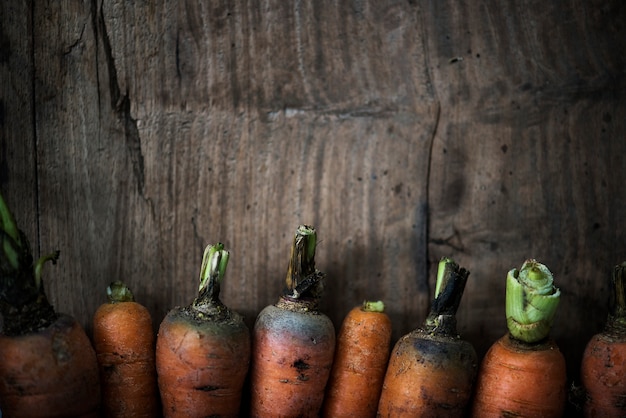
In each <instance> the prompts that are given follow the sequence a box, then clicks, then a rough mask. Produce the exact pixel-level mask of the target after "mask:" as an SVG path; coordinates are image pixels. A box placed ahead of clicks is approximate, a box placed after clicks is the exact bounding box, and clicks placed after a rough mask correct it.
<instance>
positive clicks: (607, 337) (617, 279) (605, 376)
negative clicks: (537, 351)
mask: <svg viewBox="0 0 626 418" xmlns="http://www.w3.org/2000/svg"><path fill="white" fill-rule="evenodd" d="M611 288H612V292H611V294H610V299H609V316H608V318H607V321H606V326H605V328H604V330H603V331H602V332H600V333H599V334H596V335H594V336H593V337H592V338H591V340H590V341H589V343H587V347H586V348H585V351H584V353H583V357H582V363H581V373H580V377H581V381H582V384H583V388H584V390H585V392H586V401H585V404H584V407H583V411H584V415H585V417H605V418H611V417H624V416H626V262H624V263H622V264H621V265H618V266H615V268H614V270H613V275H612V286H611Z"/></svg>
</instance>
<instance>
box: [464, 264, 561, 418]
mask: <svg viewBox="0 0 626 418" xmlns="http://www.w3.org/2000/svg"><path fill="white" fill-rule="evenodd" d="M559 298H560V291H559V289H557V288H556V287H554V284H553V277H552V273H550V271H549V270H548V268H547V267H546V266H544V265H543V264H541V263H538V262H537V261H535V260H527V261H526V262H524V264H523V265H522V268H521V269H520V270H517V269H513V270H511V271H509V273H508V275H507V285H506V317H507V326H508V329H509V332H508V333H507V334H506V335H505V336H503V337H502V338H500V339H499V340H498V341H496V342H495V343H494V344H493V345H492V346H491V347H490V349H489V350H488V351H487V353H486V354H485V357H484V358H483V361H482V363H481V366H480V370H479V373H478V380H477V383H476V391H475V395H474V403H473V408H472V416H473V417H476V418H483V417H485V418H489V417H502V416H515V417H546V418H548V417H555V418H556V417H561V416H562V415H563V412H564V409H565V397H566V380H567V376H566V368H565V358H564V357H563V354H562V353H561V351H560V350H559V348H558V346H557V345H556V343H555V342H554V340H552V339H551V338H549V332H550V330H551V328H552V324H553V320H554V315H555V313H556V309H557V307H558V303H559Z"/></svg>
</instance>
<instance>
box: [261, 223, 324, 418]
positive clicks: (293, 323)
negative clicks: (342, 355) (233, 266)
mask: <svg viewBox="0 0 626 418" xmlns="http://www.w3.org/2000/svg"><path fill="white" fill-rule="evenodd" d="M315 245H316V233H315V229H313V228H311V227H309V226H305V225H302V226H300V227H299V228H298V230H297V231H296V236H295V239H294V244H293V247H292V250H291V259H290V262H289V269H288V272H287V280H286V284H287V286H286V288H285V290H284V292H283V295H282V296H281V297H280V298H279V300H278V302H277V303H276V304H275V305H270V306H267V307H266V308H265V309H263V310H262V311H261V312H260V313H259V315H258V316H257V319H256V322H255V325H254V331H253V357H252V365H251V377H250V381H251V392H252V393H251V401H250V409H251V416H252V417H271V418H281V417H302V418H306V417H317V416H318V415H319V412H320V409H321V407H322V402H323V399H324V388H325V386H326V382H327V381H328V376H329V374H330V369H331V367H332V363H333V354H334V350H335V329H334V327H333V324H332V322H331V321H330V319H329V318H328V317H327V316H326V315H324V314H322V313H321V312H319V311H318V301H319V298H320V296H321V291H322V279H323V277H324V275H323V274H322V273H320V272H319V271H317V270H316V269H315V260H314V258H315Z"/></svg>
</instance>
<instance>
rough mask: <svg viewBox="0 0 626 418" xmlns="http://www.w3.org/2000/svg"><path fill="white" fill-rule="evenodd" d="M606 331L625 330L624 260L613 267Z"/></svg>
mask: <svg viewBox="0 0 626 418" xmlns="http://www.w3.org/2000/svg"><path fill="white" fill-rule="evenodd" d="M611 285H612V288H613V289H612V291H611V293H610V297H609V317H608V320H607V322H606V328H607V331H618V330H619V331H618V332H621V333H623V332H625V331H626V261H624V262H623V263H622V264H618V265H617V266H615V267H614V268H613V274H612V276H611Z"/></svg>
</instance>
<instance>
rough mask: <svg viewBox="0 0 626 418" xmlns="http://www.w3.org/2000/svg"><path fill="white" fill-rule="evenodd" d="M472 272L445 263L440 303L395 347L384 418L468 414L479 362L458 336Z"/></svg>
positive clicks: (437, 290)
mask: <svg viewBox="0 0 626 418" xmlns="http://www.w3.org/2000/svg"><path fill="white" fill-rule="evenodd" d="M468 276H469V271H468V270H466V269H464V268H461V267H459V266H458V264H456V263H455V262H454V261H453V260H451V259H449V258H443V259H442V260H441V261H440V263H439V266H438V272H437V283H436V286H435V298H434V300H433V302H432V305H431V309H430V312H429V314H428V316H427V318H426V320H425V321H424V324H423V326H422V327H420V328H418V329H416V330H414V331H412V332H410V333H409V334H407V335H405V336H403V337H402V338H400V340H399V341H398V342H397V343H396V345H395V346H394V348H393V350H392V352H391V357H390V359H389V364H388V366H387V371H386V374H385V379H384V384H383V388H382V393H381V395H380V401H379V404H378V416H379V417H385V418H391V417H418V416H428V417H454V416H458V417H461V416H463V415H464V414H465V412H466V411H467V408H468V405H469V400H470V397H471V394H472V389H473V384H474V380H475V377H476V371H477V367H478V360H477V356H476V351H475V350H474V347H473V346H472V345H471V344H470V343H469V342H467V341H465V340H463V339H461V338H460V337H459V335H458V334H457V331H456V312H457V310H458V307H459V304H460V301H461V297H462V295H463V291H464V289H465V284H466V282H467V278H468Z"/></svg>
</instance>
